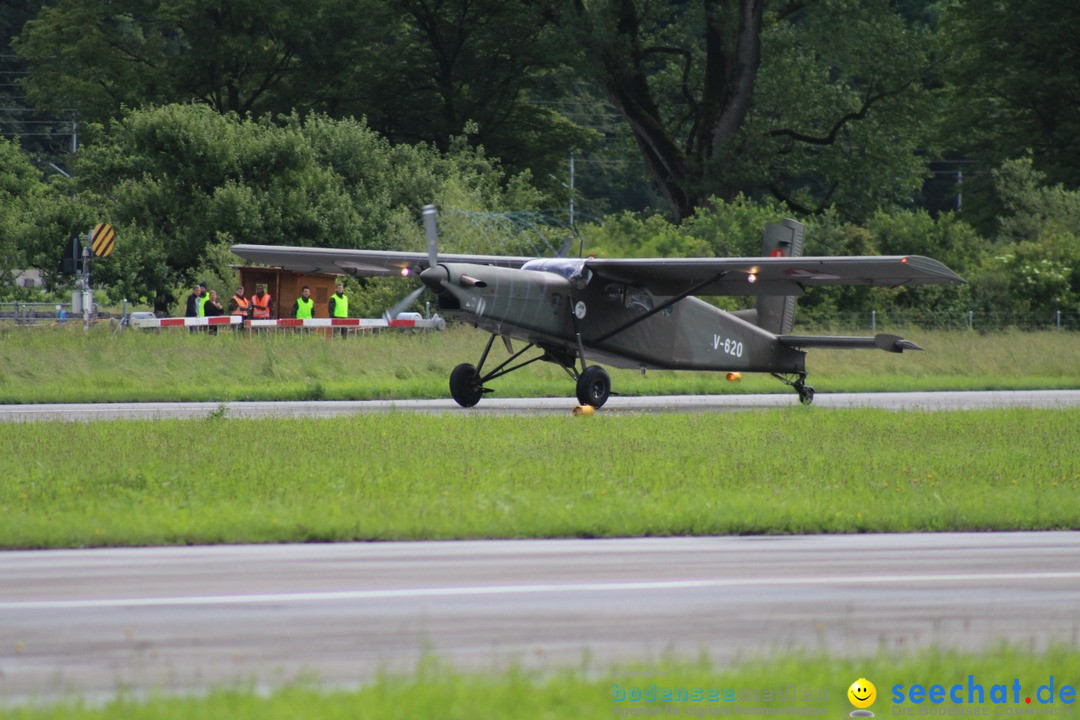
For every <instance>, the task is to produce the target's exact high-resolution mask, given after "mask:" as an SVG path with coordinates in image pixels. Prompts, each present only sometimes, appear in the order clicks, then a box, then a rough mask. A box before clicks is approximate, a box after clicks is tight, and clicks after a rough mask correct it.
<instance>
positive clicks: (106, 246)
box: [90, 223, 116, 257]
mask: <svg viewBox="0 0 1080 720" xmlns="http://www.w3.org/2000/svg"><path fill="white" fill-rule="evenodd" d="M114 247H116V231H115V230H113V228H112V225H110V224H108V223H99V224H98V226H97V227H96V228H94V232H93V233H91V234H90V249H91V250H93V251H94V254H95V255H97V256H98V257H108V256H109V253H111V252H112V251H113V248H114Z"/></svg>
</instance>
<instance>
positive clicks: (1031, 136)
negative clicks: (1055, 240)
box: [938, 0, 1080, 232]
mask: <svg viewBox="0 0 1080 720" xmlns="http://www.w3.org/2000/svg"><path fill="white" fill-rule="evenodd" d="M1078 33H1080V6H1078V5H1077V4H1076V3H1074V2H1069V1H1068V0H1010V2H977V1H971V0H960V1H959V2H956V3H954V4H952V5H951V6H950V7H949V8H948V10H947V11H946V12H945V13H944V15H943V18H942V22H941V27H940V32H939V37H940V39H939V41H938V45H939V46H940V47H941V48H942V49H943V51H944V54H945V56H946V57H947V60H948V61H947V63H946V64H945V72H944V73H943V77H944V79H945V80H946V81H947V84H946V91H947V103H946V104H945V110H946V112H945V113H943V117H944V122H943V143H946V144H947V146H948V147H949V148H951V149H954V150H956V151H958V152H959V153H961V154H962V155H963V156H964V158H965V159H966V160H968V161H969V164H968V165H966V167H965V176H966V177H967V178H968V179H967V181H966V182H965V183H964V215H965V217H968V218H970V219H971V220H972V222H975V223H977V224H978V225H979V226H980V227H981V228H983V229H984V230H985V231H986V232H993V231H994V229H995V218H996V217H997V216H998V215H999V214H1000V212H1001V210H1002V207H1001V205H1000V204H999V197H998V196H997V195H996V193H995V182H994V179H993V171H994V170H995V169H996V168H998V167H1000V166H1001V164H1002V163H1003V162H1005V161H1007V160H1015V159H1020V158H1024V157H1026V156H1028V155H1030V156H1031V160H1032V165H1033V167H1034V168H1035V169H1036V170H1038V171H1039V172H1042V173H1044V174H1045V175H1046V177H1047V180H1048V181H1049V182H1051V183H1061V184H1063V185H1064V186H1065V187H1066V188H1073V189H1075V188H1080V139H1078V137H1080V118H1078V116H1077V108H1078V107H1080V83H1078V82H1077V71H1076V68H1077V67H1080V48H1078V46H1077V42H1076V36H1077V34H1078Z"/></svg>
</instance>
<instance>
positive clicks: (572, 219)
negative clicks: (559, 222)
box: [570, 150, 574, 232]
mask: <svg viewBox="0 0 1080 720" xmlns="http://www.w3.org/2000/svg"><path fill="white" fill-rule="evenodd" d="M573 230H574V151H573V150H571V151H570V231H571V232H573Z"/></svg>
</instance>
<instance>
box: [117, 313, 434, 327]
mask: <svg viewBox="0 0 1080 720" xmlns="http://www.w3.org/2000/svg"><path fill="white" fill-rule="evenodd" d="M128 324H129V325H130V326H131V327H133V328H142V329H152V328H165V327H189V328H190V327H219V326H223V325H224V326H242V327H248V328H255V329H258V328H343V329H345V330H368V329H374V328H414V329H421V330H443V329H445V328H446V321H445V320H443V319H442V318H441V317H439V316H438V315H435V316H434V317H432V318H430V319H426V318H409V319H405V318H399V319H397V320H388V319H384V318H313V319H310V320H299V319H296V318H282V319H280V320H248V319H247V318H243V317H240V316H239V315H221V316H218V317H201V318H200V317H194V318H189V317H179V318H158V317H141V316H139V315H138V314H136V315H132V316H131V317H130V318H129V319H128Z"/></svg>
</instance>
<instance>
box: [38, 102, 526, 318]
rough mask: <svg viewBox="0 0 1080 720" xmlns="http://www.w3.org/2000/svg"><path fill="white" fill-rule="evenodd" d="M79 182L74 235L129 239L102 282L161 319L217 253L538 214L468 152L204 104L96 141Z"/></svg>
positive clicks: (349, 242) (372, 241) (371, 240)
mask: <svg viewBox="0 0 1080 720" xmlns="http://www.w3.org/2000/svg"><path fill="white" fill-rule="evenodd" d="M76 169H77V177H78V185H77V193H78V194H77V204H78V206H79V207H81V208H83V209H84V210H83V212H82V213H81V214H80V217H79V218H77V220H76V221H77V222H79V223H81V224H82V225H80V226H79V227H78V228H72V229H73V230H76V229H81V230H82V231H85V227H89V226H90V225H91V224H92V223H91V218H92V216H93V215H94V214H98V215H103V216H104V217H98V218H96V219H95V220H94V221H100V220H108V221H109V222H111V223H112V224H113V225H114V226H116V228H117V229H118V232H119V237H120V240H119V241H118V247H117V250H116V251H115V252H114V253H113V254H112V255H111V256H110V257H109V258H108V259H106V260H103V261H100V262H99V264H98V265H97V267H96V269H95V273H96V277H98V278H99V279H100V280H102V281H103V282H106V283H108V284H109V286H110V292H111V293H112V294H113V295H115V296H116V297H117V298H119V297H127V298H130V299H132V300H136V301H139V300H141V301H143V302H150V303H153V304H154V305H155V306H156V307H157V308H159V309H163V308H166V307H168V306H169V305H170V304H171V303H172V302H173V301H174V299H175V293H176V291H177V288H180V287H183V286H184V285H185V284H186V283H188V282H189V281H190V280H191V279H193V278H192V273H193V270H194V269H195V268H196V267H198V266H199V265H200V263H201V262H202V261H203V259H204V256H205V255H206V253H207V252H208V248H210V247H213V246H218V245H231V244H234V243H270V244H291V245H311V246H323V247H359V248H386V247H393V248H395V249H399V248H401V247H414V248H416V249H420V248H422V247H423V241H422V238H421V234H420V230H419V227H418V221H417V218H418V217H419V213H420V209H421V207H422V206H423V205H425V204H427V203H430V202H435V203H439V204H445V205H450V206H454V207H462V208H468V209H484V210H490V209H503V208H507V207H513V208H515V209H518V208H527V209H528V208H534V207H535V206H536V204H537V202H538V201H539V199H540V195H539V194H538V193H536V191H535V190H532V188H531V187H530V186H529V185H528V182H527V176H519V177H507V176H506V175H505V174H504V173H503V171H502V170H501V169H500V167H499V165H498V164H497V163H496V162H494V161H492V160H490V159H489V158H488V157H486V156H485V155H484V154H483V152H482V151H480V150H476V149H473V148H472V147H471V146H469V145H468V144H467V143H465V142H460V143H458V144H456V145H455V146H454V147H452V148H451V150H450V152H448V153H440V152H439V151H437V150H436V149H434V148H432V147H430V146H425V145H416V146H410V145H392V144H391V143H390V142H388V141H387V140H386V139H385V138H383V137H381V136H379V135H378V134H377V133H375V132H374V131H372V130H371V129H370V128H368V127H367V126H366V125H365V124H364V123H363V122H360V121H355V120H333V119H330V118H327V117H325V116H321V115H311V116H309V117H307V118H305V119H300V118H299V117H297V116H295V115H291V116H287V117H284V118H282V119H281V120H280V122H278V123H273V122H270V121H269V120H268V119H263V120H252V119H240V118H238V117H237V116H235V115H232V114H226V115H221V114H218V113H217V112H215V111H214V110H212V109H210V108H208V107H205V106H198V105H168V106H163V107H159V108H148V109H145V110H139V111H135V112H132V113H131V114H129V115H128V116H126V117H125V118H124V119H122V120H121V121H118V122H115V123H112V124H110V125H109V126H108V127H98V128H95V129H94V131H93V137H92V138H91V141H90V142H88V144H87V145H86V147H85V150H84V151H83V152H82V153H81V154H80V157H79V158H78V164H77V168H76ZM91 209H96V211H94V212H92V211H91ZM88 223H89V224H88ZM83 226H85V227H83ZM66 236H67V235H66V234H65V235H63V237H66ZM42 243H45V244H44V245H42V244H41V243H39V244H38V245H37V252H38V253H39V256H40V257H41V262H40V264H41V265H42V266H45V267H49V266H50V265H52V264H54V263H55V260H53V261H52V262H49V261H48V260H46V259H45V258H46V257H48V256H50V254H51V255H53V256H55V255H56V254H57V253H58V252H59V250H58V248H57V245H56V243H57V241H56V239H55V238H53V239H51V240H48V241H46V240H42Z"/></svg>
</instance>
